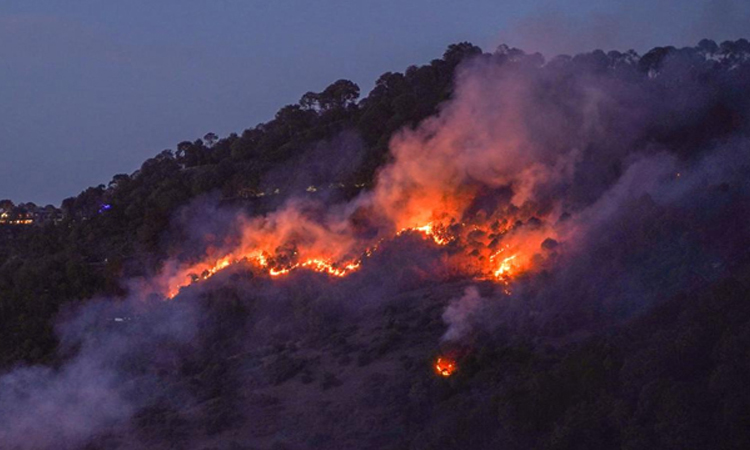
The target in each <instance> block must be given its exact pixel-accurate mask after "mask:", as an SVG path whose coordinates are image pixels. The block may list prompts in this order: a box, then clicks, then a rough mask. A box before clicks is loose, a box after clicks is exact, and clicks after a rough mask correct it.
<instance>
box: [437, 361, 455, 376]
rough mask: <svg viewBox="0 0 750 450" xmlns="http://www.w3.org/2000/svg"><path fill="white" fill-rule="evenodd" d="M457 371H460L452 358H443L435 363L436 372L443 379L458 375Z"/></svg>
mask: <svg viewBox="0 0 750 450" xmlns="http://www.w3.org/2000/svg"><path fill="white" fill-rule="evenodd" d="M456 370H458V366H457V365H456V361H455V360H454V359H452V358H448V357H446V356H441V357H439V358H438V359H437V360H436V361H435V372H436V373H437V374H438V375H440V376H441V377H445V378H448V377H449V376H451V375H453V374H454V373H456Z"/></svg>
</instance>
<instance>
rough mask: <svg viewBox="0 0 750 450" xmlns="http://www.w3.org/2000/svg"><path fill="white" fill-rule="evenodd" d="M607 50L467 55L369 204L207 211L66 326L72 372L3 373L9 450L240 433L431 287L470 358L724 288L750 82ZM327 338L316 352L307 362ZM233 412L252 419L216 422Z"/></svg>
mask: <svg viewBox="0 0 750 450" xmlns="http://www.w3.org/2000/svg"><path fill="white" fill-rule="evenodd" d="M597 55H598V54H597ZM597 55H593V54H590V55H583V56H581V57H580V58H577V59H576V60H571V61H566V60H558V61H556V62H553V63H550V64H547V65H543V64H542V63H541V61H540V60H539V59H538V58H536V57H533V56H523V55H518V54H516V55H515V56H514V55H512V54H510V53H508V52H498V53H495V54H492V55H488V54H485V55H481V56H479V57H477V58H475V59H473V60H470V61H467V62H466V63H464V64H463V65H462V66H461V67H460V68H459V70H458V73H457V75H456V84H455V89H454V92H453V97H452V99H451V100H450V101H448V102H446V103H444V104H443V105H442V106H441V108H440V110H439V112H438V114H436V115H435V116H433V117H431V118H429V119H427V120H425V121H424V122H423V123H421V124H420V125H419V126H417V127H416V128H413V129H412V128H410V129H405V130H402V131H401V132H399V133H398V134H397V135H396V136H394V138H393V140H392V142H391V146H390V149H391V156H392V161H391V162H390V163H388V164H387V165H385V166H384V167H382V168H381V170H380V172H379V173H378V175H377V179H376V184H375V186H374V187H373V188H372V189H371V190H369V191H366V192H362V193H361V194H359V195H358V196H356V197H355V198H354V199H348V200H347V199H345V198H344V197H339V196H331V195H326V194H325V193H321V194H320V195H317V194H316V195H313V194H310V195H308V194H300V195H290V196H284V197H283V200H282V201H281V203H280V205H279V206H278V208H275V209H273V210H271V211H270V212H268V213H266V214H262V215H259V214H255V213H254V212H250V213H248V212H245V211H237V210H234V209H231V208H224V207H217V206H216V203H217V201H216V200H215V199H211V198H203V199H200V200H197V201H196V203H194V204H193V205H192V206H191V207H190V208H189V209H186V210H184V212H183V213H182V214H181V215H180V216H179V217H178V218H177V219H176V223H177V224H178V228H179V229H180V230H181V232H180V233H179V239H178V238H175V239H174V240H173V246H174V244H175V243H179V242H180V241H182V242H183V243H184V247H185V248H180V251H179V252H176V253H175V254H174V256H173V258H172V259H170V260H169V261H167V262H166V263H165V264H164V265H163V267H162V268H161V270H160V272H159V273H158V274H156V275H155V276H154V277H149V278H146V279H142V280H131V281H130V287H131V289H130V290H131V296H130V297H129V298H128V299H125V300H121V301H115V300H101V301H94V302H89V303H88V304H87V306H85V307H83V308H82V309H80V310H77V311H71V312H69V313H68V314H67V315H65V316H64V317H65V318H61V322H60V323H61V324H60V326H59V336H60V340H61V342H62V351H63V354H64V355H65V357H66V358H65V362H64V363H62V364H61V365H60V366H59V367H55V368H45V367H25V368H18V369H16V370H13V371H11V372H9V373H7V374H5V375H3V376H2V377H1V378H0V442H3V443H10V447H11V448H13V447H18V448H44V447H53V446H54V447H57V448H77V447H82V446H84V445H86V444H87V443H89V442H92V440H96V439H104V438H106V437H107V436H110V435H113V436H128V435H131V434H132V435H135V436H136V438H137V439H135V441H133V442H132V443H131V442H129V443H127V444H123V446H126V447H127V446H131V447H138V446H142V447H146V448H148V447H152V448H153V447H154V446H155V444H154V443H153V442H151V441H149V436H146V435H143V431H142V430H143V429H144V428H145V429H148V428H149V426H152V424H151V422H149V420H147V419H149V418H151V416H150V415H148V414H145V413H144V412H143V411H144V410H145V411H150V412H151V413H152V414H154V415H157V416H158V417H162V416H159V415H158V414H156V413H154V411H157V412H159V414H162V415H168V414H167V413H164V411H167V412H169V411H189V414H190V415H193V416H194V417H193V420H195V421H196V422H198V423H203V422H204V421H205V422H210V423H214V422H220V424H219V425H216V426H217V427H218V428H219V430H220V431H224V430H227V429H230V430H232V429H240V428H241V426H242V424H245V423H250V421H249V420H246V419H245V418H243V417H242V413H243V412H244V411H246V410H247V408H251V406H247V407H243V406H242V402H243V401H245V400H246V397H243V395H247V392H252V391H253V390H254V389H256V388H258V387H267V386H269V385H274V384H275V383H276V384H278V383H283V382H284V381H285V380H288V379H290V378H291V377H293V376H295V375H296V374H298V373H303V372H304V371H305V370H311V369H310V367H314V366H315V364H319V361H320V359H321V358H322V357H323V356H325V355H326V353H325V352H326V351H327V350H325V349H328V347H327V345H328V344H329V342H330V341H331V340H336V342H339V341H340V340H344V341H346V338H345V337H344V334H345V333H343V332H342V331H341V329H344V328H346V327H347V326H349V325H352V324H354V325H356V324H360V323H362V322H364V321H366V320H367V318H368V317H370V316H372V315H373V314H380V313H382V308H381V307H382V306H383V305H386V304H389V303H396V302H398V301H399V299H401V298H402V297H400V296H401V295H402V294H404V293H405V292H410V291H413V290H415V289H417V288H420V287H424V286H425V285H430V286H432V287H433V288H434V289H436V290H440V289H443V290H445V291H446V292H448V291H450V289H453V288H451V287H448V284H447V283H446V282H448V281H453V280H460V281H461V283H463V284H462V285H461V286H465V283H466V281H467V280H471V282H472V283H474V285H472V286H470V287H468V288H466V290H465V291H464V293H463V295H462V296H456V295H455V293H454V292H452V291H451V292H450V295H449V296H447V297H448V298H453V300H452V301H450V302H449V303H447V305H446V306H445V309H444V310H443V312H442V320H443V322H442V325H445V326H446V327H447V328H446V329H445V331H444V332H443V331H442V330H441V333H442V334H443V336H442V340H443V341H444V342H449V343H455V342H460V341H463V340H465V339H466V338H467V337H469V336H472V335H473V334H474V332H475V331H477V330H478V329H481V330H482V331H483V332H486V331H488V330H489V331H498V330H501V329H504V330H511V332H512V333H514V334H523V333H528V334H530V335H531V336H534V337H544V336H554V337H566V336H570V335H572V334H575V333H577V332H581V331H584V332H585V331H590V332H593V331H598V330H601V329H606V328H607V327H608V326H611V325H613V324H616V323H618V321H621V320H624V319H627V318H629V317H632V316H633V315H634V314H638V313H639V312H641V311H643V310H645V309H647V308H648V307H650V306H651V305H653V304H655V303H657V302H658V301H659V300H661V299H664V298H668V297H670V296H673V295H675V294H677V293H679V292H680V291H684V290H688V289H695V288H697V287H699V286H701V285H702V284H705V283H706V282H711V281H712V280H716V279H718V278H720V277H722V276H726V275H727V274H729V273H730V271H731V268H732V267H733V266H735V265H737V264H739V263H740V262H742V261H746V260H747V259H748V257H749V255H748V251H747V249H748V248H750V229H748V227H749V226H748V224H747V223H746V221H745V220H744V218H745V217H747V215H748V214H750V201H748V200H749V199H750V186H749V185H748V180H750V177H748V175H750V156H748V155H749V153H748V152H747V148H748V145H749V142H748V140H747V134H746V132H747V128H746V127H747V123H746V121H743V120H744V119H742V118H743V117H747V115H746V114H745V113H746V112H747V110H748V105H747V104H746V103H742V101H739V100H737V98H739V97H741V96H739V95H738V94H737V93H738V92H739V93H741V92H744V91H742V90H741V89H739V88H740V87H742V86H744V85H745V83H746V78H743V75H742V73H743V72H741V70H746V69H742V68H740V69H738V71H737V72H732V73H733V74H734V75H732V76H736V78H732V77H730V76H729V75H727V77H726V78H721V79H720V81H715V80H714V81H715V82H716V83H720V84H711V82H710V81H711V80H713V78H706V77H705V76H703V74H700V73H699V74H698V75H695V76H693V75H691V74H692V72H691V70H694V69H692V68H691V67H692V66H690V65H686V64H685V62H684V61H682V60H680V59H679V58H678V57H674V58H673V59H672V60H670V59H669V58H667V59H665V61H663V63H662V64H661V65H659V66H658V68H657V69H653V70H652V71H651V72H650V75H651V76H649V75H647V73H646V72H645V71H639V70H640V69H638V68H637V67H636V66H635V65H630V66H628V65H627V64H626V63H624V62H623V60H622V58H620V57H618V56H617V55H615V56H612V57H606V56H604V58H605V60H601V59H600V57H601V55H598V56H597ZM606 58H610V59H606ZM691 61H692V60H691ZM623 64H624V65H623ZM634 64H635V63H634ZM745 73H746V72H745ZM745 77H746V75H745ZM707 79H708V80H709V81H706V80H707ZM727 111H729V112H727ZM716 117H719V119H716ZM696 130H697V131H696ZM360 145H361V143H360V142H359V140H358V139H357V138H356V137H354V136H352V135H349V134H345V135H342V136H340V137H338V138H337V139H334V140H333V141H331V142H328V143H321V144H320V145H318V146H314V147H313V148H312V149H310V150H309V152H308V153H304V154H303V155H301V156H300V157H299V159H298V160H295V164H299V165H300V167H294V166H285V167H284V168H282V169H279V171H277V172H274V173H271V174H270V175H269V177H268V179H267V180H265V183H266V185H265V186H267V189H271V188H274V187H275V186H277V185H278V184H280V183H284V182H288V185H289V186H292V187H294V188H295V189H296V190H300V189H302V190H305V191H306V190H307V188H308V187H309V186H316V187H319V185H321V184H325V183H328V184H330V183H331V182H334V181H337V180H338V179H340V178H341V177H343V178H346V177H347V176H348V174H350V173H352V172H351V170H352V169H353V168H354V167H356V165H357V164H358V161H359V159H358V158H359V157H358V155H360V151H361V148H360ZM332 147H335V148H332ZM331 155H334V156H331ZM329 157H333V159H334V160H337V162H335V164H332V165H331V164H329V163H330V162H331V160H330V159H327V158H329ZM343 160H346V163H345V162H344V161H343ZM318 161H321V162H322V163H321V164H318V163H317V162H318ZM302 165H304V166H305V167H307V166H312V167H313V170H312V172H310V173H307V172H306V171H305V170H303V169H302V168H301V166H302ZM204 212H205V213H207V214H208V215H209V216H210V217H211V220H204V219H203V214H202V213H204ZM191 217H201V219H199V220H193V219H191ZM178 248H179V247H178ZM318 272H320V273H318ZM478 280H483V281H484V282H486V283H487V285H490V284H491V285H492V286H494V291H492V290H491V289H487V290H486V291H485V290H484V289H483V291H482V292H483V294H482V295H480V291H479V289H478V287H477V286H478V285H479V284H478V283H480V281H478ZM443 283H446V284H443ZM483 286H484V285H483ZM490 291H492V292H490ZM165 297H169V298H172V299H173V301H162V300H164V298H165ZM394 299H395V300H394ZM444 305H445V303H439V304H438V308H440V309H442V308H443V306H444ZM409 306H411V305H409ZM379 308H380V309H379ZM118 319H119V320H118ZM438 322H439V320H438ZM420 327H421V322H420V325H419V326H415V327H414V328H420ZM355 328H356V326H355ZM395 328H396V325H394V329H395ZM404 328H405V329H408V326H407V327H404ZM337 333H338V334H337ZM399 333H400V331H399V332H396V331H393V333H392V336H394V337H393V340H394V341H395V340H397V339H399V336H401V335H400V334H399ZM439 335H440V333H438V334H436V335H435V339H436V338H437V336H439ZM316 340H320V341H323V342H324V343H325V345H322V346H321V347H322V348H323V349H324V350H321V351H320V353H319V354H317V355H315V356H309V355H308V356H304V357H303V356H299V355H297V354H295V349H296V348H297V346H299V345H306V344H309V343H310V342H315V341H316ZM280 342H281V343H283V346H281V347H278V346H279V343H280ZM342 345H348V343H346V344H342ZM381 345H385V344H382V343H381ZM394 345H395V344H394ZM269 348H270V350H269ZM279 348H281V349H280V350H279ZM316 358H317V359H316ZM238 360H241V361H244V363H243V364H239V363H237V362H236V361H238ZM316 361H318V362H317V363H316ZM238 366H239V367H238ZM200 367H209V368H210V369H206V373H208V375H205V374H204V372H201V371H200V370H199V369H197V368H200ZM196 373H199V374H200V376H197V375H195V374H196ZM328 381H329V383H328V384H331V383H333V384H335V382H334V381H331V379H330V377H329V380H328ZM209 391H210V392H211V395H212V396H208V394H207V393H206V392H209ZM217 391H218V393H217ZM204 396H207V397H208V399H207V398H203V397H204ZM216 398H221V399H224V400H222V401H236V402H237V403H238V405H235V404H232V405H230V406H231V408H230V407H226V408H225V409H224V410H236V411H238V414H239V415H240V417H238V418H237V417H229V418H225V417H222V418H221V420H218V419H215V418H214V417H213V415H212V413H211V411H212V409H211V408H212V406H211V405H212V403H211V402H209V401H208V400H212V401H213V400H215V399H216ZM269 401H270V400H269ZM175 414H176V413H175ZM176 415H177V416H179V417H180V419H183V420H186V421H187V420H188V419H185V418H184V417H183V416H181V415H180V414H176ZM186 415H187V414H186ZM144 416H145V418H144ZM169 417H171V416H169ZM195 417H197V419H195ZM207 417H210V418H211V420H208V419H206V418H207ZM204 419H205V420H204ZM269 420H270V419H269ZM165 421H166V420H165ZM166 422H168V421H166ZM192 423H194V422H192ZM164 427H165V428H169V427H167V426H166V425H165V426H164ZM222 427H224V428H222ZM204 432H205V433H206V434H208V431H207V430H204V429H196V430H194V433H195V434H200V433H204ZM214 432H216V433H218V432H219V431H214ZM162 443H163V442H162Z"/></svg>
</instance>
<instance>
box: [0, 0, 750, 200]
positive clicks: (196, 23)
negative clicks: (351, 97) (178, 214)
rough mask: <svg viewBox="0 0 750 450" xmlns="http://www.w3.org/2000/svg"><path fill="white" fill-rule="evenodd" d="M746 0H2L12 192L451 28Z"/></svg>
mask: <svg viewBox="0 0 750 450" xmlns="http://www.w3.org/2000/svg"><path fill="white" fill-rule="evenodd" d="M749 3H750V2H744V1H732V0H720V1H713V2H711V1H705V0H683V1H665V2H653V1H650V0H649V1H645V0H635V1H629V2H621V1H615V0H602V1H590V0H589V1H585V0H577V1H570V2H565V3H563V2H552V1H543V0H541V1H533V0H505V1H497V0H494V1H493V0H472V1H462V2H458V1H455V0H454V1H445V0H419V1H393V0H379V1H334V0H321V1H302V0H300V1H286V0H277V1H272V0H263V1H260V0H258V1H255V0H210V1H209V0H180V1H177V0H156V1H155V0H148V1H146V0H128V1H121V2H115V1H106V2H103V1H96V0H66V1H60V0H2V2H0V86H2V88H0V99H1V101H2V105H3V108H2V109H1V110H0V133H2V140H0V156H2V165H0V168H1V169H0V199H3V198H10V199H12V200H14V201H15V202H26V201H33V202H36V203H38V204H47V203H53V204H59V203H60V202H61V201H62V199H64V198H66V197H70V196H74V195H77V194H78V193H79V192H80V191H82V190H83V189H85V188H86V187H88V186H92V185H97V184H106V183H107V182H108V181H109V180H110V179H111V178H112V175H114V174H117V173H131V172H133V171H134V170H135V169H137V168H138V167H139V166H140V164H141V163H142V162H143V161H144V160H145V159H147V158H149V157H151V156H153V155H155V154H157V153H158V152H160V151H161V150H163V149H165V148H174V147H175V146H176V144H177V142H179V141H182V140H193V139H196V138H199V137H201V136H203V135H204V134H205V133H207V132H209V131H211V132H215V133H216V134H218V135H219V136H225V135H227V134H228V133H230V132H238V133H239V132H241V131H242V130H243V129H245V128H248V127H251V126H254V125H255V124H257V123H259V122H264V121H266V120H268V119H270V118H272V117H273V114H274V113H275V111H276V110H278V109H279V108H280V107H281V106H283V105H285V104H288V103H294V102H296V101H297V100H298V99H299V98H300V96H301V95H302V94H304V93H305V92H306V91H310V90H313V91H319V90H322V89H323V88H325V87H326V86H327V85H328V84H330V83H331V82H332V81H335V80H337V79H340V78H347V79H350V80H352V81H354V82H356V83H358V84H359V85H360V87H361V88H362V92H363V95H365V94H366V93H367V91H368V90H369V89H370V88H371V87H372V85H373V83H374V81H375V79H377V77H378V76H379V75H380V74H382V73H383V72H386V71H403V70H404V69H405V68H406V67H407V66H409V65H411V64H424V63H427V62H429V61H430V60H431V59H434V58H437V57H440V56H441V55H442V53H443V51H444V49H445V48H446V47H447V45H448V44H451V43H455V42H459V41H471V42H473V43H474V44H477V45H479V46H481V47H482V48H483V49H484V50H485V51H492V50H493V49H494V48H495V47H496V46H497V45H498V44H501V43H507V44H509V45H512V46H516V47H519V48H522V49H524V50H526V51H527V52H530V51H541V52H542V53H544V54H545V56H552V55H554V54H557V53H574V52H580V51H589V50H593V49H596V48H602V49H604V50H611V49H617V50H627V49H629V48H634V49H635V50H637V51H639V52H643V51H645V50H648V49H649V48H651V47H653V46H657V45H659V46H663V45H675V46H685V45H695V44H696V43H697V42H698V41H699V40H700V39H701V38H704V37H708V38H711V39H714V40H716V41H717V42H720V41H722V40H726V39H737V38H740V37H746V38H747V37H750V4H749Z"/></svg>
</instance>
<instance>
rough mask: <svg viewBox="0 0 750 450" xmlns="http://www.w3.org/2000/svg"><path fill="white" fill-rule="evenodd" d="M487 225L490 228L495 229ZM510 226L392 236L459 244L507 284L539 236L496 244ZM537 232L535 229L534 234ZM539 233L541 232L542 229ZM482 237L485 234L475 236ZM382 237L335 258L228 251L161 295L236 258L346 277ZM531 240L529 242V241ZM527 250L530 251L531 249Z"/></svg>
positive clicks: (280, 270)
mask: <svg viewBox="0 0 750 450" xmlns="http://www.w3.org/2000/svg"><path fill="white" fill-rule="evenodd" d="M516 225H517V224H516ZM492 228H495V230H494V232H493V230H492ZM510 231H511V227H510V226H508V225H507V224H505V225H504V226H497V225H495V226H489V227H484V226H480V225H471V226H468V225H467V224H466V223H460V224H454V226H452V227H445V226H443V225H442V224H440V223H432V222H431V223H428V224H426V225H422V226H414V227H406V228H402V229H401V230H399V231H398V232H397V233H396V234H395V236H394V237H398V236H402V235H405V234H408V233H416V234H419V235H421V236H422V237H423V238H424V239H426V240H430V241H432V242H433V243H434V244H435V245H438V246H443V247H444V246H448V245H452V244H453V245H456V246H458V252H457V255H458V256H457V257H456V258H455V260H456V261H457V264H458V263H460V264H462V265H466V267H471V270H470V272H471V273H472V274H473V276H474V277H476V278H481V279H488V280H492V281H495V282H497V283H500V284H502V285H505V286H506V289H505V292H506V293H507V294H510V291H509V290H508V289H507V286H508V285H509V282H510V280H511V279H512V278H513V277H515V276H517V275H519V274H521V273H523V272H526V271H528V270H529V269H531V267H532V264H531V261H532V256H533V252H535V251H538V248H539V247H540V243H541V240H542V238H540V237H539V236H532V238H531V239H525V240H523V241H519V242H514V243H512V244H511V243H508V244H502V245H496V243H497V242H498V239H501V238H502V237H503V236H504V235H506V234H508V233H509V232H510ZM537 234H538V233H537ZM543 236H546V234H544V235H543ZM480 237H484V239H480ZM383 240H384V239H381V240H380V241H379V242H377V243H376V244H375V245H372V246H371V247H368V248H365V249H364V250H363V251H362V252H361V256H359V257H358V258H349V259H343V260H335V259H334V258H330V257H325V256H318V257H309V258H304V259H302V258H298V256H299V252H298V251H297V250H294V251H293V252H291V255H286V256H284V257H279V255H275V256H274V255H272V254H271V253H270V252H269V251H267V250H252V251H250V252H249V253H247V254H230V255H227V256H224V257H222V258H219V259H217V260H214V261H203V262H199V263H197V264H194V265H192V266H190V267H188V268H186V269H183V270H181V271H180V273H178V275H177V276H174V277H172V278H170V279H169V280H168V286H167V289H166V297H168V298H170V299H171V298H174V297H175V296H176V295H177V294H178V293H179V291H180V289H182V288H183V287H187V286H189V285H192V284H193V283H196V282H199V281H202V280H207V279H209V278H211V277H213V276H214V275H216V274H217V273H219V272H220V271H222V270H224V269H226V268H228V267H230V266H233V265H235V264H237V263H240V262H245V263H250V264H252V265H253V266H255V267H257V268H258V269H259V270H262V271H265V272H266V273H267V274H268V275H269V276H271V277H274V278H275V277H281V276H284V275H287V274H289V273H291V272H293V271H296V270H310V271H314V272H319V273H323V274H327V275H329V276H332V277H338V278H342V277H346V276H347V275H349V274H351V273H352V272H355V271H357V270H358V269H359V268H360V267H361V266H362V264H363V262H364V260H365V259H367V258H368V257H370V256H371V255H372V254H373V253H375V252H376V251H377V250H378V247H379V244H380V243H382V242H383ZM529 243H532V245H528V244H529ZM530 252H531V253H530Z"/></svg>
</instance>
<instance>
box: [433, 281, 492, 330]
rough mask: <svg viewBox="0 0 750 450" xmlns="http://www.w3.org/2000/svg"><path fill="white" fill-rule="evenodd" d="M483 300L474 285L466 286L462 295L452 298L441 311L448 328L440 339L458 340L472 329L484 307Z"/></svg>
mask: <svg viewBox="0 0 750 450" xmlns="http://www.w3.org/2000/svg"><path fill="white" fill-rule="evenodd" d="M484 302H485V300H484V299H483V298H482V297H481V295H479V290H478V289H477V288H476V286H469V287H468V288H466V291H465V292H464V295H463V296H462V297H461V298H459V299H456V300H453V301H452V302H451V303H450V305H448V307H447V308H446V309H445V312H444V313H443V321H444V322H445V324H446V325H448V329H447V330H446V331H445V334H444V335H443V338H442V340H443V341H448V342H450V341H459V340H461V339H462V338H464V337H465V336H466V335H467V334H468V333H469V332H470V331H471V330H472V329H474V327H475V323H476V322H477V321H478V320H479V318H480V317H481V316H480V315H481V314H482V311H483V309H484Z"/></svg>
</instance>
